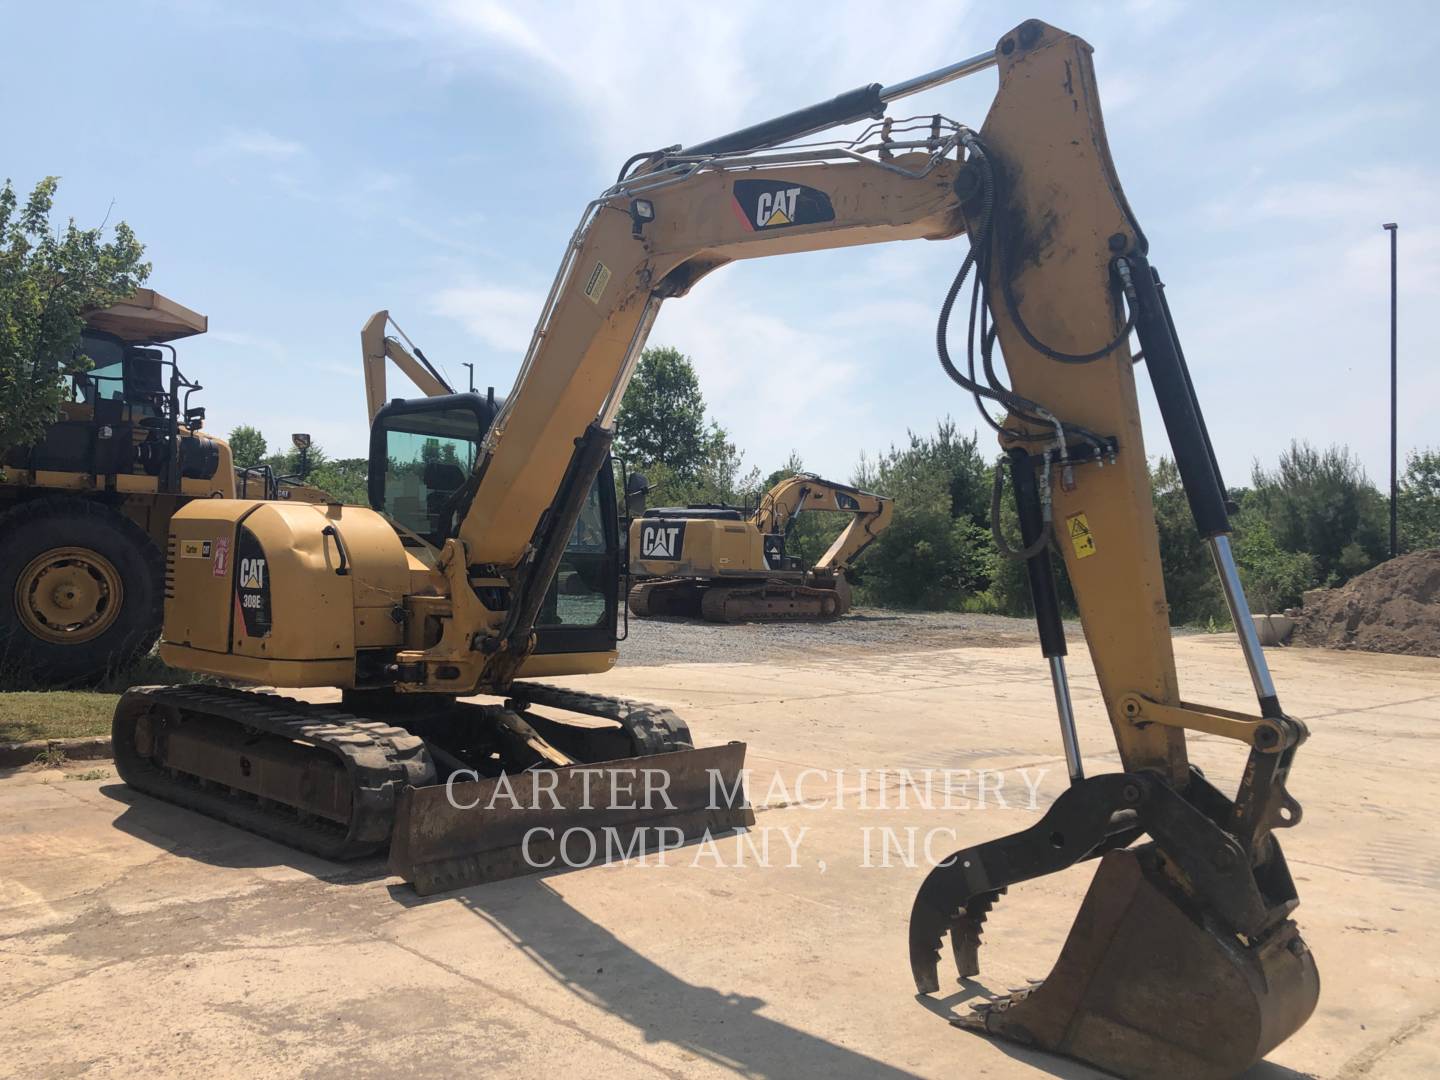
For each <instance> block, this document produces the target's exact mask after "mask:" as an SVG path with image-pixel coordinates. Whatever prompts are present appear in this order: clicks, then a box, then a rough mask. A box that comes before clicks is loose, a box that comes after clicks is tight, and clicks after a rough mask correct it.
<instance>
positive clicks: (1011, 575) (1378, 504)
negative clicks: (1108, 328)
mask: <svg viewBox="0 0 1440 1080" xmlns="http://www.w3.org/2000/svg"><path fill="white" fill-rule="evenodd" d="M616 445H617V448H618V452H619V454H620V455H621V456H622V457H623V458H625V460H626V462H627V464H628V466H629V467H630V468H632V469H635V470H638V471H641V472H644V473H645V474H646V475H647V477H648V478H649V479H651V481H652V498H651V503H652V505H659V504H661V503H664V504H667V505H679V506H683V505H687V504H691V503H728V504H732V505H755V504H756V503H757V501H758V499H759V497H760V496H761V495H762V494H763V493H764V491H766V490H767V489H768V488H769V487H770V486H771V485H773V484H774V483H775V482H776V481H778V480H779V479H781V478H782V477H784V476H788V475H790V474H792V473H794V472H798V471H801V470H802V469H803V467H804V462H803V461H802V460H801V459H800V458H799V456H798V455H796V454H793V453H792V454H791V456H790V459H789V460H788V461H787V462H785V464H784V465H783V466H782V467H781V468H779V469H776V470H775V471H774V472H771V473H769V474H768V475H763V476H762V474H761V473H760V471H759V470H758V469H753V468H752V469H750V470H748V471H745V470H744V469H743V467H742V457H741V455H740V454H739V453H738V452H737V450H736V448H735V445H734V443H733V442H732V441H731V440H730V438H729V436H728V435H727V434H726V433H725V431H724V429H723V428H721V427H720V426H719V425H718V424H717V423H715V422H714V421H713V420H709V419H707V414H706V410H705V403H704V397H703V395H702V394H701V391H700V385H699V380H698V378H697V377H696V375H695V371H694V368H693V365H691V363H690V361H689V360H688V358H687V357H685V356H684V355H683V354H681V353H679V352H678V351H677V350H675V349H670V348H659V349H647V350H646V351H645V353H644V354H643V356H642V358H641V361H640V364H639V365H638V367H637V371H636V375H635V380H634V382H633V383H632V385H631V390H630V391H629V392H628V393H627V394H626V397H625V401H624V403H623V404H622V406H621V409H620V413H619V416H618V419H617V433H616ZM993 470H994V465H993V461H992V460H987V459H986V457H985V455H984V454H982V453H981V451H980V448H979V445H978V440H977V437H976V436H975V435H971V434H964V433H962V432H960V431H959V430H958V429H957V427H956V425H955V423H954V422H953V421H951V420H948V419H947V420H944V421H941V422H940V423H939V424H938V425H937V427H936V429H935V431H934V432H933V433H926V434H917V433H913V432H912V433H911V434H910V435H909V439H908V442H907V443H906V444H904V445H902V446H892V447H890V449H888V450H886V451H885V452H883V453H880V454H878V455H875V456H869V455H864V454H862V456H861V459H860V463H859V465H858V466H857V468H856V470H855V473H854V475H853V476H851V477H848V478H842V477H831V479H836V480H841V479H848V480H849V482H851V483H853V484H855V486H857V487H861V488H864V489H866V490H869V491H873V492H876V493H877V494H881V495H888V496H890V497H891V498H893V499H894V500H895V516H894V518H893V519H892V522H891V525H890V528H889V529H888V530H887V531H886V532H885V533H883V534H882V535H881V536H880V538H879V539H878V540H877V541H876V542H875V543H874V544H873V545H872V546H871V547H870V548H869V550H867V551H866V553H865V554H864V555H863V556H862V557H861V560H860V562H859V565H858V567H857V571H858V572H857V574H856V575H855V577H856V578H857V579H858V580H857V581H856V586H857V589H856V591H857V600H858V601H859V602H861V603H866V604H871V605H875V606H880V607H892V608H912V609H926V610H950V611H972V612H993V613H998V614H1010V615H1018V614H1028V612H1029V607H1030V604H1029V595H1028V591H1027V588H1026V583H1025V575H1024V569H1023V566H1022V565H1021V564H1020V563H1018V562H1015V561H1013V560H1010V559H1006V558H1003V557H1002V556H1001V555H1000V554H999V552H998V550H997V548H996V544H995V541H994V538H993V537H992V535H991V491H992V482H993ZM1150 484H1151V493H1152V496H1153V501H1154V506H1155V522H1156V526H1157V529H1158V532H1159V537H1160V556H1161V561H1162V563H1163V566H1164V573H1165V588H1166V593H1167V596H1168V599H1169V602H1170V611H1171V618H1172V621H1174V622H1175V623H1177V624H1181V625H1201V626H1205V625H1224V624H1228V622H1229V614H1228V612H1227V610H1226V607H1225V599H1224V596H1223V594H1222V593H1221V591H1220V587H1219V582H1218V581H1217V579H1216V577H1215V573H1214V570H1213V569H1212V566H1211V560H1210V557H1209V553H1208V551H1207V550H1206V548H1205V543H1204V540H1203V539H1202V538H1201V537H1200V536H1199V535H1198V534H1197V533H1196V531H1195V526H1194V522H1193V520H1192V519H1191V516H1190V509H1189V505H1188V503H1187V502H1186V499H1185V493H1184V490H1183V488H1182V486H1181V483H1180V474H1179V471H1178V470H1177V469H1176V467H1175V464H1174V462H1173V461H1171V460H1169V459H1168V458H1163V457H1162V458H1160V459H1159V460H1158V461H1156V462H1154V463H1152V464H1151V466H1150ZM1229 495H1230V498H1231V500H1232V501H1233V502H1234V503H1235V505H1236V506H1237V507H1238V509H1237V511H1236V513H1235V514H1234V515H1232V518H1231V521H1232V525H1233V527H1234V549H1235V555H1236V560H1237V562H1238V563H1239V565H1240V570H1241V574H1242V577H1243V579H1244V581H1245V585H1246V591H1247V594H1248V596H1249V599H1250V601H1251V606H1252V607H1253V608H1255V609H1256V610H1257V611H1258V610H1264V611H1271V612H1276V611H1281V610H1283V609H1285V608H1287V607H1292V606H1295V605H1297V604H1299V602H1300V598H1301V594H1302V593H1304V592H1305V590H1307V589H1310V588H1315V587H1317V586H1334V585H1339V584H1343V583H1344V582H1346V581H1348V580H1349V579H1350V578H1352V577H1354V576H1355V575H1356V574H1360V573H1363V572H1364V571H1366V570H1368V569H1370V568H1371V567H1372V566H1375V565H1377V564H1378V563H1380V562H1382V561H1384V560H1385V559H1386V558H1387V557H1388V555H1389V510H1388V501H1387V499H1386V498H1385V496H1383V495H1382V494H1381V493H1380V491H1379V490H1378V489H1377V488H1376V487H1375V485H1374V484H1372V483H1371V482H1370V480H1369V478H1368V477H1367V476H1366V474H1365V470H1364V468H1363V467H1362V466H1361V464H1360V462H1359V460H1358V459H1357V458H1356V457H1355V455H1354V454H1353V453H1352V452H1351V451H1350V450H1349V449H1348V448H1346V447H1344V446H1331V447H1328V448H1323V449H1322V448H1317V447H1315V446H1312V445H1310V444H1309V443H1307V442H1304V441H1295V442H1293V443H1292V444H1291V445H1290V447H1289V448H1288V449H1287V450H1286V451H1285V452H1284V453H1282V454H1281V455H1280V459H1279V461H1278V462H1277V463H1276V464H1275V466H1274V467H1273V468H1267V467H1265V466H1263V465H1261V464H1260V463H1259V462H1256V463H1255V465H1254V467H1253V469H1252V472H1251V476H1250V483H1249V485H1248V486H1243V487H1232V488H1230V489H1229ZM1397 504H1398V517H1399V541H1400V550H1401V551H1402V552H1407V551H1416V550H1420V549H1422V548H1429V547H1437V546H1440V450H1437V449H1427V450H1417V451H1413V452H1412V453H1411V454H1410V455H1409V456H1408V459H1407V461H1406V466H1405V471H1404V474H1403V476H1402V477H1401V479H1400V482H1399V497H1398V500H1397ZM844 524H845V516H844V515H841V514H820V513H808V514H803V515H801V516H800V519H799V520H798V522H797V523H796V524H795V526H794V528H793V532H792V534H791V536H790V537H789V538H788V541H787V547H788V549H789V550H791V551H793V552H795V553H797V554H799V555H800V556H801V558H803V559H804V560H806V561H807V562H809V563H813V562H814V561H815V560H816V559H818V558H819V557H820V555H821V554H822V553H823V552H824V550H825V549H826V548H827V547H828V546H829V544H830V542H831V540H833V539H834V537H835V536H837V535H838V534H839V532H840V530H841V529H842V528H843V527H844ZM1001 528H1002V530H1004V531H1005V532H1007V533H1008V534H1009V536H1010V541H1009V544H1010V546H1011V547H1012V548H1018V547H1019V546H1020V545H1019V542H1018V528H1017V525H1016V522H1015V515H1014V510H1013V508H1012V507H1011V506H1010V505H1009V500H1008V499H1007V500H1006V503H1005V505H1004V506H1003V507H1002V513H1001ZM1056 561H1057V563H1058V562H1059V560H1056ZM1061 576H1062V580H1061V582H1060V586H1061V596H1062V599H1063V600H1065V601H1066V602H1068V603H1071V604H1072V605H1073V599H1072V597H1071V594H1070V591H1069V588H1068V585H1067V584H1066V583H1065V582H1064V580H1063V570H1062V571H1061Z"/></svg>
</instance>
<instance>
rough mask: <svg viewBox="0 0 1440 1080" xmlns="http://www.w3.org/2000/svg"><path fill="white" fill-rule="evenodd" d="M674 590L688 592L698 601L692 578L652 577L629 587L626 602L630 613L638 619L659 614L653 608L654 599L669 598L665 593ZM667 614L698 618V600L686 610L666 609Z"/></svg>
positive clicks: (673, 591)
mask: <svg viewBox="0 0 1440 1080" xmlns="http://www.w3.org/2000/svg"><path fill="white" fill-rule="evenodd" d="M675 592H688V593H690V594H692V595H693V596H694V599H696V600H697V601H698V599H699V597H698V595H697V594H698V589H697V587H696V585H695V581H694V579H693V578H652V579H651V580H649V581H642V582H640V583H639V584H638V585H634V586H632V587H631V589H630V595H629V597H628V598H627V599H626V603H628V604H629V605H630V614H632V615H634V616H635V617H637V618H640V619H647V618H650V617H651V616H653V615H657V614H659V613H658V612H657V611H656V610H655V603H656V601H660V600H670V599H671V597H670V596H669V595H667V594H670V593H675ZM665 614H667V615H680V616H681V617H685V618H698V617H699V615H700V606H699V604H698V602H697V603H696V604H694V605H693V606H691V607H690V609H689V610H686V611H666V612H665Z"/></svg>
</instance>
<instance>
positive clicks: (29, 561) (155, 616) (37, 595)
mask: <svg viewBox="0 0 1440 1080" xmlns="http://www.w3.org/2000/svg"><path fill="white" fill-rule="evenodd" d="M164 603H165V562H164V559H163V558H162V557H161V555H160V551H159V549H158V548H156V546H155V544H154V543H152V542H151V540H150V538H149V537H148V536H147V535H146V534H145V532H144V530H142V529H141V528H140V527H139V526H138V525H136V524H135V523H134V522H132V521H131V520H130V519H129V518H127V517H125V516H124V515H122V514H120V513H119V512H118V511H116V510H113V509H111V508H110V507H108V506H104V505H101V504H99V503H93V502H86V501H85V500H83V499H73V498H64V497H60V498H49V499H36V500H34V501H33V502H27V503H23V504H21V505H20V506H17V507H15V508H14V509H12V510H10V511H9V512H8V513H7V514H5V516H4V517H3V518H0V682H5V683H30V682H35V683H40V684H43V685H59V684H66V683H73V682H80V681H84V680H91V679H96V678H99V677H100V676H103V675H105V674H106V673H107V672H110V671H116V670H120V669H123V668H124V667H126V666H128V665H129V664H130V663H132V662H133V661H134V660H135V659H136V658H137V657H139V656H142V655H144V654H145V653H147V652H149V651H150V647H151V646H152V645H154V644H155V639H156V638H157V637H159V635H160V624H161V621H162V619H163V617H164Z"/></svg>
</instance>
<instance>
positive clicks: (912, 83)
mask: <svg viewBox="0 0 1440 1080" xmlns="http://www.w3.org/2000/svg"><path fill="white" fill-rule="evenodd" d="M999 62H1000V58H999V56H998V55H997V54H996V52H995V50H994V49H991V50H990V51H989V52H983V53H976V54H975V55H974V56H972V57H970V58H969V59H966V60H960V61H958V62H956V63H954V64H950V65H948V66H946V67H942V68H936V69H935V70H934V71H931V72H928V73H926V74H924V75H916V76H915V77H914V78H913V79H906V80H905V81H904V82H898V83H893V84H892V85H890V86H886V87H883V88H882V89H881V91H880V100H881V101H883V102H886V103H887V104H888V103H889V102H892V101H898V100H900V99H901V98H903V97H909V96H910V95H911V94H918V93H920V92H921V91H922V90H932V89H934V88H935V87H937V86H943V85H945V84H946V83H948V82H954V81H955V80H956V79H963V78H965V76H967V75H974V74H975V73H976V72H978V71H984V70H985V69H986V68H992V67H994V66H995V65H996V64H998V63H999Z"/></svg>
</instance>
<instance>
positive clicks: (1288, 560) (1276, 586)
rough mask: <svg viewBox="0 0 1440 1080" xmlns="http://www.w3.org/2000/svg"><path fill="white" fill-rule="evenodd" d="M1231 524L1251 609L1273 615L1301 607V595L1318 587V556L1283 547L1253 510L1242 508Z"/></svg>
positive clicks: (1260, 515) (1262, 516) (1241, 576)
mask: <svg viewBox="0 0 1440 1080" xmlns="http://www.w3.org/2000/svg"><path fill="white" fill-rule="evenodd" d="M1231 523H1232V524H1233V525H1234V528H1235V563H1236V565H1237V566H1238V567H1239V570H1240V580H1241V581H1242V582H1243V583H1244V585H1245V598H1246V599H1247V600H1248V601H1249V602H1250V610H1251V611H1253V612H1256V613H1257V614H1262V615H1272V614H1275V613H1276V612H1280V611H1284V610H1285V609H1286V608H1288V607H1296V606H1298V605H1299V603H1300V595H1301V594H1302V593H1303V592H1304V591H1305V590H1306V589H1308V588H1310V587H1311V586H1313V585H1314V584H1315V557H1314V556H1313V555H1311V554H1310V553H1309V552H1308V551H1286V550H1285V549H1284V548H1282V547H1281V546H1280V545H1279V543H1278V542H1277V541H1276V540H1275V534H1274V533H1273V532H1272V531H1271V530H1270V523H1269V522H1268V521H1267V520H1266V519H1265V516H1264V515H1263V514H1261V513H1260V512H1259V511H1258V510H1256V509H1254V508H1253V507H1252V508H1249V509H1242V510H1241V511H1240V513H1239V514H1237V515H1235V517H1234V518H1233V519H1232V522H1231ZM1211 576H1212V577H1214V575H1213V574H1212V575H1211Z"/></svg>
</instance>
